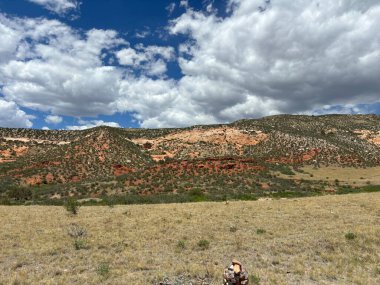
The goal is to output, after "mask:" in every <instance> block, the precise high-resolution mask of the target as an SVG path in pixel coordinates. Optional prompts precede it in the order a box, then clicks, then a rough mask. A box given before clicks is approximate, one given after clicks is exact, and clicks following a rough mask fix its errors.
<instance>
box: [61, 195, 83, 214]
mask: <svg viewBox="0 0 380 285" xmlns="http://www.w3.org/2000/svg"><path fill="white" fill-rule="evenodd" d="M64 207H65V209H66V210H67V211H68V212H69V213H71V214H73V215H77V214H78V211H79V207H80V204H79V202H78V200H77V199H75V198H73V197H70V198H68V199H67V200H66V202H65V204H64Z"/></svg>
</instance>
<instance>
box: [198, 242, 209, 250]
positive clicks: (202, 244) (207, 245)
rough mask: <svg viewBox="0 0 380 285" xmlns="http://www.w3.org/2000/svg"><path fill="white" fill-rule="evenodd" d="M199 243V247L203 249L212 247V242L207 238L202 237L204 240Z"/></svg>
mask: <svg viewBox="0 0 380 285" xmlns="http://www.w3.org/2000/svg"><path fill="white" fill-rule="evenodd" d="M197 245H198V247H199V249H201V250H206V249H208V248H210V242H209V241H208V240H207V239H202V240H200V241H198V244H197Z"/></svg>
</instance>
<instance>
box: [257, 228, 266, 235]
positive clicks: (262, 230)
mask: <svg viewBox="0 0 380 285" xmlns="http://www.w3.org/2000/svg"><path fill="white" fill-rule="evenodd" d="M256 233H257V234H258V235H262V234H265V233H266V230H264V229H257V230H256Z"/></svg>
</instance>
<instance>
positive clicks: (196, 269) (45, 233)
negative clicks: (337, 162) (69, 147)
mask: <svg viewBox="0 0 380 285" xmlns="http://www.w3.org/2000/svg"><path fill="white" fill-rule="evenodd" d="M0 225H1V231H0V246H1V250H0V284H158V283H159V282H160V281H162V280H163V279H164V278H165V277H168V278H170V279H171V280H172V284H189V280H193V281H199V282H200V283H192V284H202V283H201V280H202V279H203V280H206V281H207V282H209V284H221V276H222V272H223V268H224V267H225V266H226V265H227V264H228V263H229V261H230V260H231V258H233V257H236V258H238V259H240V260H241V261H242V262H243V263H244V264H245V265H246V268H247V270H248V272H249V273H250V276H251V281H250V284H342V285H343V284H345V285H347V284H363V285H364V284H365V285H371V284H373V285H375V284H380V193H367V194H365V193H362V194H352V195H336V196H335V195H334V196H321V197H313V198H302V199H289V200H287V199H280V200H259V201H249V202H230V203H228V204H225V203H214V202H209V203H189V204H169V205H132V206H115V207H113V208H111V207H107V206H105V207H100V206H99V207H81V208H80V209H79V214H78V215H77V216H70V215H69V214H68V212H67V211H66V210H65V209H64V208H63V207H53V206H13V207H9V206H0ZM181 280H182V281H181ZM184 280H187V283H185V281H184ZM175 282H177V283H175ZM181 282H182V283H181ZM203 284H206V283H203Z"/></svg>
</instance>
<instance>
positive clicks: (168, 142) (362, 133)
mask: <svg viewBox="0 0 380 285" xmlns="http://www.w3.org/2000/svg"><path fill="white" fill-rule="evenodd" d="M307 166H311V168H310V169H311V170H309V172H308V173H306V174H308V175H306V176H308V177H313V176H314V174H313V173H312V172H313V171H315V170H317V169H323V168H326V167H331V166H336V167H338V168H349V169H353V171H354V169H358V168H367V169H369V171H371V169H374V168H376V167H377V166H380V116H376V115H326V116H296V115H279V116H271V117H265V118H262V119H250V120H240V121H237V122H234V123H231V124H224V125H207V126H194V127H189V128H183V129H179V128H177V129H118V128H110V127H97V128H94V129H89V130H84V131H58V130H56V131H45V130H32V129H5V128H2V129H0V170H1V172H0V194H1V197H2V198H1V199H3V200H4V201H9V199H10V200H11V201H25V200H41V199H42V200H50V199H60V198H64V197H67V196H69V195H70V196H71V195H76V196H78V197H80V198H88V197H92V198H96V197H104V196H115V197H117V198H118V199H121V200H123V201H124V202H128V201H130V199H132V198H131V197H134V198H133V199H135V200H136V199H137V200H138V201H155V199H156V198H153V197H152V196H154V195H155V196H157V195H159V196H160V197H161V198H162V196H164V197H165V199H167V200H173V201H177V200H178V201H186V200H194V199H195V200H203V199H212V200H222V199H226V197H227V196H228V197H231V198H240V199H241V198H244V199H251V198H257V197H259V196H263V195H287V196H289V195H296V196H297V195H310V194H313V193H314V194H316V193H321V192H324V191H325V190H326V189H330V190H331V191H332V192H334V191H335V192H339V191H341V190H342V189H341V187H342V184H339V181H338V183H337V181H334V182H333V183H332V182H331V181H330V179H327V180H328V181H321V180H319V181H316V180H315V179H307V178H306V177H302V181H301V180H300V179H296V178H294V179H292V177H293V176H294V174H295V173H302V172H304V170H303V168H304V167H307ZM332 176H333V175H332ZM363 179H364V178H363ZM366 181H367V180H366ZM358 182H360V181H358ZM358 184H360V183H358ZM367 184H371V181H369V183H367ZM343 186H344V187H346V188H350V187H351V188H352V187H354V188H355V187H356V186H355V185H353V184H352V183H351V184H349V183H343ZM343 190H344V191H348V189H343ZM289 193H290V194H289Z"/></svg>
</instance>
